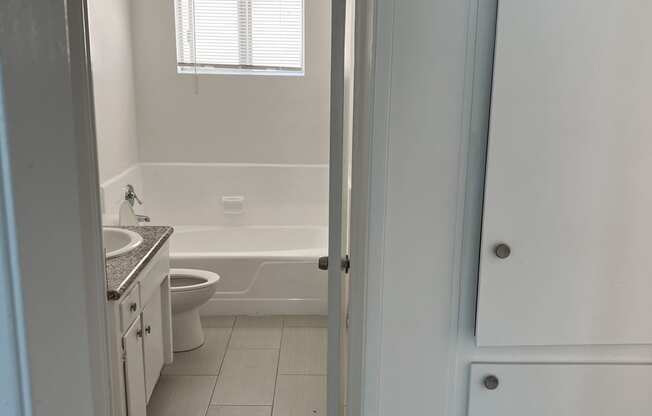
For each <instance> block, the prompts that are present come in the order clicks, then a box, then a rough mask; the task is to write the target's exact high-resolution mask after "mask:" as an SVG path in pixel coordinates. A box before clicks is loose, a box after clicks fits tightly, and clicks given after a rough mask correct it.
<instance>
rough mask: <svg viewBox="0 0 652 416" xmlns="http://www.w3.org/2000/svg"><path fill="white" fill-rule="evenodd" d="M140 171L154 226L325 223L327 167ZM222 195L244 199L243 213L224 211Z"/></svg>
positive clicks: (151, 166)
mask: <svg viewBox="0 0 652 416" xmlns="http://www.w3.org/2000/svg"><path fill="white" fill-rule="evenodd" d="M139 168H140V170H141V172H142V180H143V184H144V195H145V198H146V199H145V208H146V211H147V215H149V216H151V217H152V221H154V222H155V223H158V224H174V225H209V226H261V225H262V226H271V225H289V226H301V225H312V226H326V225H327V224H328V166H327V165H262V164H214V163H210V164H209V163H207V164H197V163H187V164H184V163H143V164H141V165H140V166H139ZM131 176H133V175H131ZM109 188H110V187H109ZM223 197H242V198H244V203H243V209H242V211H241V212H239V213H233V210H232V209H231V210H229V209H228V207H227V209H225V206H224V204H223Z"/></svg>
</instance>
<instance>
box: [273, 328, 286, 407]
mask: <svg viewBox="0 0 652 416" xmlns="http://www.w3.org/2000/svg"><path fill="white" fill-rule="evenodd" d="M284 336H285V317H284V316H283V317H281V342H280V345H279V346H278V357H277V358H276V377H274V395H273V396H272V413H271V416H274V408H275V407H276V392H277V391H278V372H279V366H280V365H281V352H282V350H283V337H284Z"/></svg>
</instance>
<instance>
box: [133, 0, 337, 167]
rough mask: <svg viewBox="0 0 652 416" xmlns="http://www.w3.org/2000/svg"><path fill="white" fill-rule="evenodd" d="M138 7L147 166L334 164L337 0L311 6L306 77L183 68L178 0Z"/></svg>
mask: <svg viewBox="0 0 652 416" xmlns="http://www.w3.org/2000/svg"><path fill="white" fill-rule="evenodd" d="M131 3H132V11H133V14H132V22H133V38H134V62H135V68H136V98H137V117H138V118H137V121H138V136H139V142H140V158H141V161H142V162H211V163H215V162H240V163H299V164H323V163H327V161H328V125H329V77H330V1H328V0H306V2H305V16H306V17H305V28H306V32H305V51H306V64H305V65H306V75H305V76H304V77H277V76H246V75H201V76H199V80H198V81H199V82H198V93H195V79H194V76H192V75H179V74H177V69H176V41H175V32H174V8H173V5H174V4H173V1H171V0H165V1H164V0H139V1H134V2H131Z"/></svg>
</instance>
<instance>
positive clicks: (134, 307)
mask: <svg viewBox="0 0 652 416" xmlns="http://www.w3.org/2000/svg"><path fill="white" fill-rule="evenodd" d="M136 309H138V304H137V303H136V302H134V303H132V304H131V305H129V310H130V311H132V312H136Z"/></svg>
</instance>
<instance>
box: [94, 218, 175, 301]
mask: <svg viewBox="0 0 652 416" xmlns="http://www.w3.org/2000/svg"><path fill="white" fill-rule="evenodd" d="M115 228H125V229H127V230H131V231H134V232H136V233H138V234H140V235H141V236H142V237H143V242H142V243H141V244H140V246H138V247H136V249H134V250H133V251H130V252H129V253H127V254H124V255H122V256H118V257H114V258H112V259H107V260H106V291H107V297H108V299H109V300H117V299H120V297H121V296H122V295H123V294H124V293H125V292H127V291H128V290H129V288H130V287H131V284H132V283H133V282H134V281H135V280H136V276H138V273H140V272H141V271H142V270H143V269H144V268H145V266H147V264H148V263H149V262H150V260H152V258H153V257H154V255H155V254H156V253H157V252H158V250H159V249H160V248H161V247H162V246H163V244H165V242H166V241H167V240H168V239H169V238H170V236H171V235H172V233H173V232H174V229H173V228H172V227H168V226H142V227H141V226H138V227H115Z"/></svg>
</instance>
